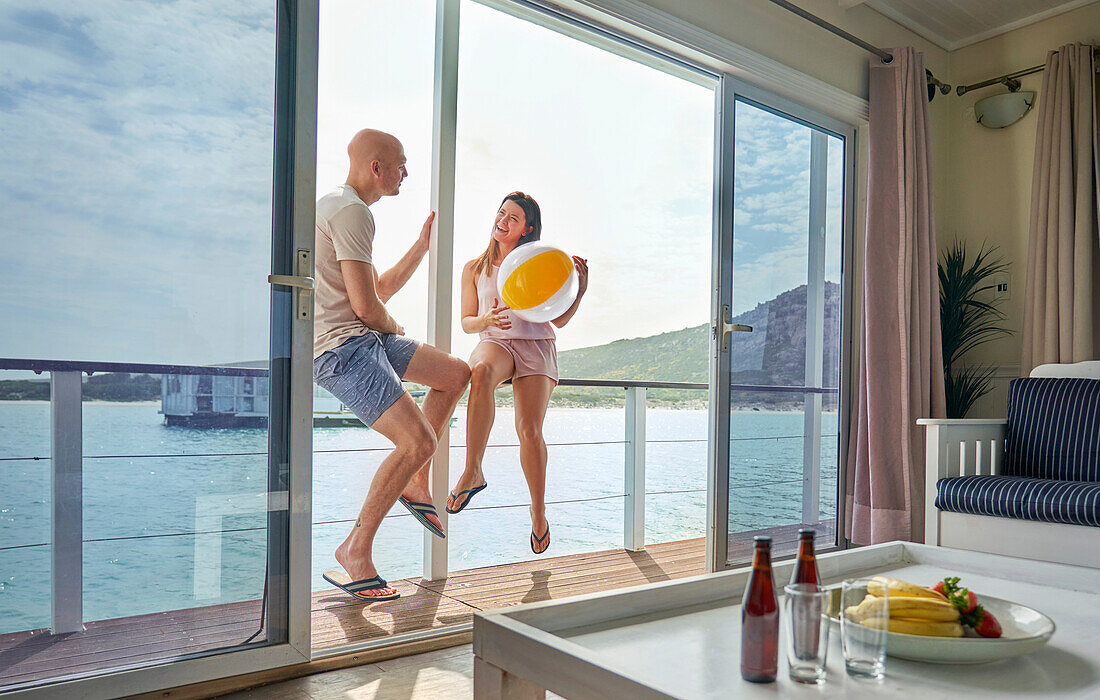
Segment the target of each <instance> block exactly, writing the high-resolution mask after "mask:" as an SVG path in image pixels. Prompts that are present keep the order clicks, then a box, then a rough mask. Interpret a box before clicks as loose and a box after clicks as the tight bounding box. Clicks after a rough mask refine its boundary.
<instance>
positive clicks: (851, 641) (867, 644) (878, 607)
mask: <svg viewBox="0 0 1100 700" xmlns="http://www.w3.org/2000/svg"><path fill="white" fill-rule="evenodd" d="M870 582H871V581H870V579H849V580H847V581H845V582H844V585H843V588H842V589H841V598H840V644H841V648H843V650H844V667H845V668H846V669H847V670H848V675H850V676H854V677H856V678H871V679H875V680H878V679H880V678H882V677H883V675H885V672H886V634H887V631H886V630H887V627H888V626H889V620H890V601H889V599H888V598H887V597H886V596H885V595H884V596H882V597H874V596H871V594H869V593H868V592H867V584H869V583H870ZM885 592H886V591H883V593H885ZM869 598H870V599H871V600H868V599H869ZM864 601H867V602H866V603H864ZM861 604H863V607H860V605H861Z"/></svg>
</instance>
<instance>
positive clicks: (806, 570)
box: [791, 528, 821, 586]
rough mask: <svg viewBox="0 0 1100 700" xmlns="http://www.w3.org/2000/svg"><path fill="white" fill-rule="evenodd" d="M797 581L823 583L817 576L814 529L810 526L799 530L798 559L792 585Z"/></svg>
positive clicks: (792, 575)
mask: <svg viewBox="0 0 1100 700" xmlns="http://www.w3.org/2000/svg"><path fill="white" fill-rule="evenodd" d="M796 583H808V584H810V585H813V586H819V585H821V582H820V581H819V580H818V578H817V559H815V558H814V531H813V530H810V529H808V528H804V529H802V530H799V531H798V559H796V560H795V562H794V571H793V572H791V585H794V584H796Z"/></svg>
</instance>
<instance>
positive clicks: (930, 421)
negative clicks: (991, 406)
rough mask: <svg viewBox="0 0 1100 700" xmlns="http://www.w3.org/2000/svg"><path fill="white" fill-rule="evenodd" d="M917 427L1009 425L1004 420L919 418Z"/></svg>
mask: <svg viewBox="0 0 1100 700" xmlns="http://www.w3.org/2000/svg"><path fill="white" fill-rule="evenodd" d="M917 425H952V426H967V425H978V426H980V425H1001V426H1004V425H1008V420H1006V419H1004V418H918V419H917Z"/></svg>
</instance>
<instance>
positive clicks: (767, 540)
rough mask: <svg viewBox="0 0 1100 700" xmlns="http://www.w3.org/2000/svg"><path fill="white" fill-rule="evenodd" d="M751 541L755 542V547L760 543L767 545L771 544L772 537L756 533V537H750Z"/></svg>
mask: <svg viewBox="0 0 1100 700" xmlns="http://www.w3.org/2000/svg"><path fill="white" fill-rule="evenodd" d="M752 541H753V542H755V543H756V546H757V547H759V546H760V545H767V546H769V547H770V546H772V538H770V537H768V536H767V535H757V536H756V537H753V538H752Z"/></svg>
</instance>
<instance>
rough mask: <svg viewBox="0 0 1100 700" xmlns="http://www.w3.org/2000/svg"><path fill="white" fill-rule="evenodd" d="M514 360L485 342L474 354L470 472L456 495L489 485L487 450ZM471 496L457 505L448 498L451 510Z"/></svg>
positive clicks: (468, 441) (468, 454) (468, 438)
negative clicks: (498, 391)
mask: <svg viewBox="0 0 1100 700" xmlns="http://www.w3.org/2000/svg"><path fill="white" fill-rule="evenodd" d="M514 367H515V365H514V363H513V362H512V356H511V355H509V354H508V351H507V350H505V349H504V348H502V347H500V346H499V345H497V344H496V343H490V342H481V343H478V345H477V347H476V348H474V351H473V353H471V354H470V396H469V398H467V399H466V468H465V469H464V470H463V472H462V475H461V476H460V477H458V483H457V484H455V487H454V489H453V491H454V493H459V492H461V491H465V490H466V489H471V488H475V487H477V486H481V485H482V484H484V483H485V475H484V474H483V473H482V471H481V461H482V459H483V458H484V457H485V446H486V445H488V444H489V432H490V431H491V430H492V429H493V420H495V418H496V398H495V392H496V389H497V387H498V386H500V385H501V383H502V382H503V381H504V380H505V379H508V378H509V377H511V376H512V373H513V372H514V371H515V369H514ZM468 497H469V494H466V495H465V496H463V497H462V498H460V499H459V500H458V502H456V501H455V499H453V498H451V497H450V496H449V495H448V496H447V507H448V508H450V509H451V510H455V509H456V508H458V507H460V506H461V505H462V504H463V503H464V502H465V501H466V499H467V498H468Z"/></svg>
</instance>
